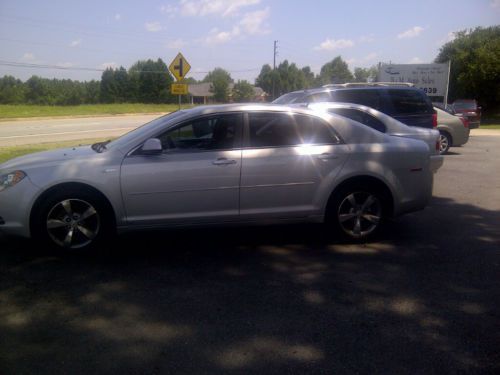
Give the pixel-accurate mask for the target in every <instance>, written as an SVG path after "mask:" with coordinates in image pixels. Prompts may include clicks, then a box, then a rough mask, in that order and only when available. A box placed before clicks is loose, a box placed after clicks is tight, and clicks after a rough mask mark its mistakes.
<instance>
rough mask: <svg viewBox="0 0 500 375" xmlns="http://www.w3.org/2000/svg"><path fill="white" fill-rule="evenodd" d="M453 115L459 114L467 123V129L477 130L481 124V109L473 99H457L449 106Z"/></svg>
mask: <svg viewBox="0 0 500 375" xmlns="http://www.w3.org/2000/svg"><path fill="white" fill-rule="evenodd" d="M451 109H452V111H453V114H461V115H462V116H465V117H466V118H467V120H468V121H469V129H476V128H479V125H480V124H481V107H480V106H479V105H478V104H477V102H476V101H475V100H474V99H458V100H455V101H454V102H453V103H452V104H451Z"/></svg>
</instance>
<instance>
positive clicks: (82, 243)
mask: <svg viewBox="0 0 500 375" xmlns="http://www.w3.org/2000/svg"><path fill="white" fill-rule="evenodd" d="M441 163H442V160H441ZM440 165H441V164H440V163H439V161H438V162H436V161H435V160H434V161H432V160H431V157H430V155H429V148H428V146H427V144H426V143H425V142H423V141H421V140H417V139H411V138H405V137H393V136H389V135H387V134H384V133H381V132H378V131H375V130H373V129H370V128H368V127H366V126H364V125H361V124H359V123H357V122H355V121H352V120H350V119H347V118H345V117H341V116H337V115H332V114H329V113H327V112H324V111H313V110H311V109H307V108H291V107H286V106H277V105H255V104H251V105H250V104H248V105H241V104H240V105H224V106H208V107H197V108H194V109H191V110H182V111H178V112H174V113H171V114H169V115H166V116H163V117H160V118H158V119H156V120H154V121H152V122H150V123H148V124H146V125H144V126H142V127H140V128H138V129H136V130H133V131H132V132H130V133H128V134H126V135H124V136H122V137H120V138H118V139H116V140H114V141H112V142H101V143H96V144H94V145H92V146H87V147H77V148H71V149H61V150H55V151H48V152H42V153H36V154H31V155H27V156H24V157H20V158H17V159H13V160H10V161H8V162H6V163H4V164H2V165H0V231H2V232H5V233H7V234H11V235H18V236H24V237H30V236H31V237H35V238H36V239H38V240H39V241H40V242H39V243H44V244H48V245H50V246H54V247H57V248H64V249H87V248H89V247H92V246H95V245H97V244H99V243H100V242H101V241H104V240H105V239H106V238H108V236H110V235H111V234H113V233H114V232H115V231H116V230H118V231H125V230H132V229H142V228H163V227H177V226H192V225H212V224H227V223H262V222H265V223H269V222H293V221H313V222H327V223H328V225H329V228H330V229H331V230H332V231H337V232H338V233H340V234H343V235H344V236H346V237H347V238H349V239H365V238H367V237H368V236H370V235H372V234H373V233H374V232H376V231H377V230H378V228H379V227H380V225H381V224H382V222H383V220H384V218H386V217H389V216H398V215H401V214H403V213H406V212H411V211H415V210H420V209H422V208H424V207H425V206H426V205H427V203H428V202H429V200H430V198H431V196H432V187H433V173H434V172H435V171H436V170H437V169H438V168H439V167H440Z"/></svg>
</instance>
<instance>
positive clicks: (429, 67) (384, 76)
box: [378, 62, 450, 104]
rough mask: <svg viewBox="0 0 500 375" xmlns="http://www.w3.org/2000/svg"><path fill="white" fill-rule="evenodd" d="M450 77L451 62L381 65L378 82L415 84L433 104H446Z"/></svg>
mask: <svg viewBox="0 0 500 375" xmlns="http://www.w3.org/2000/svg"><path fill="white" fill-rule="evenodd" d="M449 75H450V65H449V62H448V63H446V64H381V65H380V67H379V72H378V81H379V82H394V83H402V82H409V83H413V84H414V85H415V87H417V88H419V89H421V90H423V91H424V92H425V93H426V94H427V95H428V96H430V97H431V99H432V101H433V102H438V101H439V102H444V103H445V104H446V99H447V96H448V80H449ZM434 97H442V98H434Z"/></svg>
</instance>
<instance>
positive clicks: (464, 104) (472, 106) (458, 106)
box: [453, 102, 476, 110]
mask: <svg viewBox="0 0 500 375" xmlns="http://www.w3.org/2000/svg"><path fill="white" fill-rule="evenodd" d="M453 107H455V109H470V110H475V109H476V103H475V102H455V103H453Z"/></svg>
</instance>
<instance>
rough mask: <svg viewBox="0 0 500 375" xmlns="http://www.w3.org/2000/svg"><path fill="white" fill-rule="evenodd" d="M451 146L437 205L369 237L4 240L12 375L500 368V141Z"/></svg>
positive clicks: (4, 315) (0, 264) (2, 330)
mask: <svg viewBox="0 0 500 375" xmlns="http://www.w3.org/2000/svg"><path fill="white" fill-rule="evenodd" d="M452 151H453V153H452V154H450V155H448V156H447V157H446V160H445V164H444V166H443V168H442V169H441V170H440V171H439V173H438V175H437V177H436V185H435V198H434V199H433V201H432V204H431V206H430V207H428V208H427V209H425V210H424V211H422V212H417V213H414V214H411V215H407V216H405V217H402V218H400V219H398V220H396V221H394V222H392V223H389V225H388V227H387V229H386V231H385V232H384V233H381V235H380V238H379V239H378V240H377V241H374V242H371V243H368V244H358V245H346V244H342V243H338V242H336V241H332V240H329V239H328V238H326V237H325V236H323V235H322V232H321V230H320V229H319V228H318V227H314V226H284V227H265V228H239V229H236V228H231V229H217V230H216V229H211V230H177V231H169V232H156V233H141V234H134V235H127V236H122V237H120V238H119V239H118V241H117V242H116V244H115V246H114V248H113V249H110V253H108V254H107V255H101V256H95V257H89V258H78V257H60V256H51V255H43V249H39V248H37V245H36V244H32V243H29V242H24V241H13V240H9V241H4V242H0V248H1V249H2V251H1V252H0V373H1V374H33V373H36V374H51V375H52V374H90V373H95V374H98V373H108V374H168V373H171V374H203V373H211V374H220V373H228V374H251V373H255V374H267V373H272V374H284V373H291V374H310V373H322V374H332V373H335V374H344V373H345V374H352V373H367V374H372V373H381V374H408V373H411V374H414V373H417V374H447V373H448V374H456V373H477V374H479V373H499V371H500V329H499V325H500V169H499V168H498V161H499V160H500V137H488V136H473V137H472V139H471V140H470V142H469V143H468V144H467V145H466V146H465V147H461V148H455V149H452ZM0 241H1V240H0Z"/></svg>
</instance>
